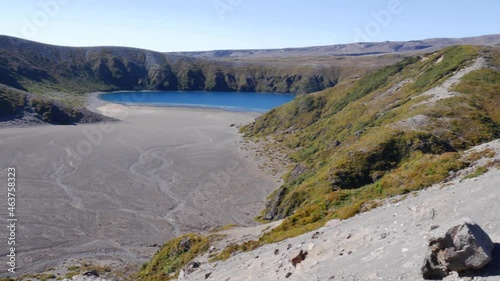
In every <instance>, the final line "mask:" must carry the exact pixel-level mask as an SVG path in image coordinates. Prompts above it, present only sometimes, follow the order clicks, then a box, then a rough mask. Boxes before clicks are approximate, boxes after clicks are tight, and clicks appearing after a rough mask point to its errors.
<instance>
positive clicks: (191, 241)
mask: <svg viewBox="0 0 500 281" xmlns="http://www.w3.org/2000/svg"><path fill="white" fill-rule="evenodd" d="M209 246H210V238H209V237H207V236H200V235H196V234H185V235H182V236H180V237H177V238H175V239H172V240H170V241H168V242H167V243H165V244H164V245H163V246H162V248H161V249H160V250H159V251H158V252H157V253H156V254H155V255H154V257H153V259H152V260H151V261H150V262H149V263H147V264H144V265H143V267H142V269H141V270H140V271H139V272H138V273H137V274H136V275H135V276H134V277H135V278H136V279H137V280H148V281H155V280H171V279H173V278H175V277H176V276H177V275H178V271H179V270H181V269H182V268H183V267H184V266H186V265H187V264H188V263H189V262H190V261H191V260H193V259H194V258H195V257H196V256H198V255H200V254H202V253H204V252H206V251H207V250H208V247H209Z"/></svg>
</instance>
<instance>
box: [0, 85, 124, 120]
mask: <svg viewBox="0 0 500 281" xmlns="http://www.w3.org/2000/svg"><path fill="white" fill-rule="evenodd" d="M105 121H106V122H110V121H115V119H113V118H110V117H106V116H102V115H99V114H96V113H93V112H90V111H88V110H86V109H83V108H73V107H70V106H68V105H66V104H63V103H59V102H54V101H52V100H49V99H46V98H43V97H39V96H36V95H33V94H31V93H28V92H24V91H21V90H17V89H14V88H11V87H7V86H5V85H0V128H1V127H4V126H6V127H9V126H16V127H23V126H31V125H34V124H54V125H73V124H78V123H94V122H105Z"/></svg>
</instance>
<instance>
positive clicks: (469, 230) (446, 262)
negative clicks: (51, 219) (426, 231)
mask: <svg viewBox="0 0 500 281" xmlns="http://www.w3.org/2000/svg"><path fill="white" fill-rule="evenodd" d="M493 248H494V244H493V242H492V241H491V239H490V237H489V236H488V234H486V232H484V230H483V229H482V228H481V227H480V226H479V225H477V224H476V223H475V222H473V221H472V220H470V219H468V218H463V219H461V220H460V221H459V222H457V223H456V224H454V226H452V227H451V228H449V229H448V230H447V231H446V233H441V234H439V235H434V236H433V238H431V239H430V240H429V249H428V252H427V254H426V256H425V259H424V264H423V266H422V269H421V270H422V276H423V277H424V279H442V278H444V277H446V276H448V274H450V272H452V271H456V272H462V271H468V270H477V269H480V268H482V267H484V266H485V265H487V264H488V263H489V262H490V261H491V260H492V256H491V254H492V251H493Z"/></svg>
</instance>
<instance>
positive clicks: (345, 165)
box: [244, 46, 500, 242]
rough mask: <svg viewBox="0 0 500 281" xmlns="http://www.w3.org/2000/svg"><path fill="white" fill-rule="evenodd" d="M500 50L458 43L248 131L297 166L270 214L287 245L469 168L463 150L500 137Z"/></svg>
mask: <svg viewBox="0 0 500 281" xmlns="http://www.w3.org/2000/svg"><path fill="white" fill-rule="evenodd" d="M499 66H500V49H498V48H479V47H471V46H458V47H451V48H447V49H445V50H443V51H439V52H436V53H433V54H430V55H428V56H425V57H415V58H408V59H406V60H404V61H402V62H400V63H397V64H395V65H392V66H389V67H386V68H383V69H381V70H380V71H377V72H375V73H372V74H370V75H367V76H365V77H363V78H362V79H360V80H359V81H349V82H346V83H342V84H341V85H338V86H336V87H335V88H333V89H331V90H326V91H324V92H321V93H318V94H314V95H309V96H304V97H299V98H298V99H296V100H295V101H294V102H293V103H290V104H287V105H285V106H282V107H280V108H278V109H276V110H273V111H271V112H270V113H268V114H266V115H264V116H262V117H260V118H259V119H257V121H256V122H255V123H254V124H251V125H249V126H247V127H246V128H244V131H246V134H247V135H248V136H254V137H262V136H272V138H274V139H275V140H276V143H277V145H279V146H283V147H285V148H287V149H288V150H291V151H293V152H292V153H290V156H291V157H292V158H293V159H294V160H295V162H296V163H297V164H296V166H295V168H294V169H293V170H292V171H291V172H290V173H289V174H288V176H287V177H286V182H285V184H284V185H283V186H282V187H281V188H280V189H279V190H277V191H276V192H275V193H274V195H273V196H272V197H271V198H270V200H269V202H268V207H267V209H266V211H265V212H264V213H263V215H262V219H264V220H275V219H282V218H285V217H287V219H286V220H285V222H284V223H283V224H282V225H281V226H280V227H279V228H277V229H276V230H275V231H273V232H272V233H270V234H269V235H267V236H266V237H263V238H262V239H263V240H264V241H268V242H271V241H279V240H281V239H283V238H286V237H290V236H293V235H296V234H299V233H303V232H304V231H307V230H310V229H312V228H315V227H317V226H319V225H322V224H323V223H324V222H325V221H326V220H329V219H332V218H340V219H342V218H348V217H351V216H353V215H354V214H356V213H358V212H360V211H363V210H367V209H370V208H373V207H375V206H376V205H377V201H376V200H377V199H378V198H384V197H388V196H393V195H398V194H403V193H408V192H410V191H412V190H416V189H420V188H422V187H425V186H429V185H431V184H433V183H435V182H438V181H441V180H443V179H445V178H446V177H448V176H449V172H451V171H454V170H458V169H460V168H462V167H463V166H464V165H465V164H464V163H462V162H460V161H458V160H457V159H458V158H457V157H458V154H457V151H460V150H463V149H466V148H468V147H471V146H473V145H478V144H481V143H483V142H487V141H490V140H492V139H495V138H498V137H500V125H499V124H500V96H499V92H500V88H499V87H500V72H499V69H500V68H499Z"/></svg>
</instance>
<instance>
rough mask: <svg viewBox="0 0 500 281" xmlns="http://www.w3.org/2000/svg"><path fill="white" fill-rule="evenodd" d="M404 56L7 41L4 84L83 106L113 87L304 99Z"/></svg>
mask: <svg viewBox="0 0 500 281" xmlns="http://www.w3.org/2000/svg"><path fill="white" fill-rule="evenodd" d="M401 58H402V57H400V56H398V55H391V56H387V57H380V58H335V57H328V56H327V57H321V58H310V57H309V58H307V59H304V58H290V57H287V58H283V59H278V60H277V61H276V60H274V61H267V60H263V61H246V62H244V61H224V60H215V59H208V58H192V57H187V56H182V55H176V54H164V53H158V52H153V51H148V50H141V49H132V48H121V47H94V48H71V47H59V46H51V45H45V44H40V43H35V42H30V41H25V40H21V39H17V38H12V37H6V36H0V84H5V85H8V86H11V87H14V88H17V89H21V90H26V91H29V92H32V93H36V94H39V95H43V96H44V97H47V98H51V99H54V100H56V101H60V102H65V103H69V104H72V105H82V104H83V99H84V97H83V95H82V94H84V93H89V92H94V91H113V90H185V91H193V90H206V91H244V92H245V91H262V92H276V93H294V94H304V93H311V92H317V91H320V90H323V89H325V88H327V87H332V86H334V85H335V84H337V83H338V82H339V81H340V80H342V79H344V78H350V77H351V76H353V75H359V74H363V73H365V72H366V71H369V70H371V69H373V68H378V67H381V66H383V65H387V64H390V63H393V62H395V61H398V60H401Z"/></svg>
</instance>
